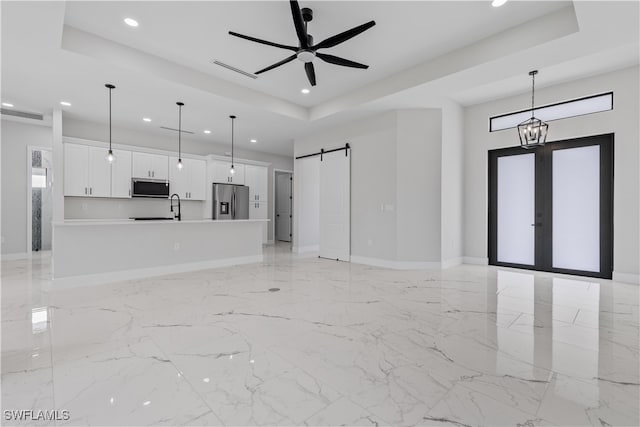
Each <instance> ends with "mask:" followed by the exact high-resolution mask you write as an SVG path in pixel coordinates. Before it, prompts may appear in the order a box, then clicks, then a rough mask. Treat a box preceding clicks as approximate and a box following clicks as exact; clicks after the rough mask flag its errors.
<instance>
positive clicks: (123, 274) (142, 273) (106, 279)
mask: <svg viewBox="0 0 640 427" xmlns="http://www.w3.org/2000/svg"><path fill="white" fill-rule="evenodd" d="M262 261H263V256H262V255H251V256H245V257H236V258H224V259H216V260H212V261H202V262H191V263H186V264H176V265H167V266H159V267H150V268H140V269H135V270H123V271H114V272H111V273H99V274H89V275H84V276H71V277H59V278H55V277H54V279H53V283H52V285H51V289H67V288H77V287H85V286H96V285H103V284H105V283H111V282H122V281H125V280H136V279H143V278H147V277H155V276H164V275H167V274H175V273H185V272H188V271H198V270H208V269H210V268H220V267H231V266H234V265H243V264H255V263H259V262H262Z"/></svg>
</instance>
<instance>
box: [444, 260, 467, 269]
mask: <svg viewBox="0 0 640 427" xmlns="http://www.w3.org/2000/svg"><path fill="white" fill-rule="evenodd" d="M460 264H462V257H456V258H449V259H445V260H444V261H442V262H441V263H440V265H441V267H442V269H445V268H451V267H455V266H456V265H460Z"/></svg>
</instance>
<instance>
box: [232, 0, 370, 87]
mask: <svg viewBox="0 0 640 427" xmlns="http://www.w3.org/2000/svg"><path fill="white" fill-rule="evenodd" d="M289 4H290V6H291V15H292V17H293V25H294V26H295V29H296V34H297V36H298V43H299V44H298V47H295V46H288V45H283V44H279V43H274V42H270V41H267V40H262V39H258V38H255V37H251V36H245V35H244V34H239V33H236V32H233V31H229V34H231V35H232V36H235V37H240V38H241V39H245V40H249V41H252V42H256V43H261V44H266V45H267V46H273V47H277V48H280V49H287V50H291V51H293V52H295V53H294V54H293V55H291V56H289V57H288V58H285V59H283V60H282V61H280V62H276V63H275V64H273V65H270V66H268V67H266V68H263V69H262V70H259V71H256V72H255V74H262V73H264V72H266V71H269V70H273V69H274V68H277V67H280V66H281V65H284V64H287V63H289V62H291V61H293V60H294V59H298V60H299V61H301V62H304V70H305V72H306V73H307V78H308V79H309V83H311V85H312V86H315V85H316V71H315V68H314V67H313V60H314V59H315V58H316V57H317V58H320V59H321V60H323V61H325V62H328V63H330V64H334V65H340V66H343V67H350V68H361V69H367V68H369V66H368V65H365V64H361V63H359V62H354V61H351V60H348V59H344V58H340V57H338V56H335V55H329V54H326V53H322V52H318V50H319V49H328V48H331V47H334V46H337V45H339V44H340V43H343V42H346V41H347V40H349V39H352V38H353V37H355V36H357V35H358V34H360V33H363V32H365V31H366V30H368V29H369V28H371V27H373V26H374V25H376V23H375V21H369V22H367V23H365V24H362V25H359V26H357V27H354V28H351V29H350V30H347V31H344V32H342V33H340V34H336V35H335V36H332V37H329V38H327V39H325V40H323V41H321V42H320V43H318V44H314V43H313V36H312V35H311V34H309V33H308V32H307V23H308V22H311V20H312V19H313V11H312V10H311V9H309V8H306V7H305V8H303V9H302V10H300V5H298V2H297V1H296V0H290V2H289Z"/></svg>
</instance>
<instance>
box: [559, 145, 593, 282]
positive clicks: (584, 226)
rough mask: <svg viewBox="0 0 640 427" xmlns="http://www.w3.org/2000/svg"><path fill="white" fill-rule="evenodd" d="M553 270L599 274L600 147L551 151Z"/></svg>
mask: <svg viewBox="0 0 640 427" xmlns="http://www.w3.org/2000/svg"><path fill="white" fill-rule="evenodd" d="M552 165H553V181H552V182H553V203H552V206H553V238H552V239H553V251H552V253H553V268H565V269H571V270H581V271H595V272H599V271H600V146H599V145H591V146H587V147H579V148H568V149H561V150H554V151H553V161H552Z"/></svg>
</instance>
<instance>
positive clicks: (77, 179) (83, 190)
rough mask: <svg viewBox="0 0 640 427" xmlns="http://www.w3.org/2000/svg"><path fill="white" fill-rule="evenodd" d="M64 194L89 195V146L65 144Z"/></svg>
mask: <svg viewBox="0 0 640 427" xmlns="http://www.w3.org/2000/svg"><path fill="white" fill-rule="evenodd" d="M64 195H65V196H88V195H89V147H87V146H86V145H76V144H65V145H64Z"/></svg>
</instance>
